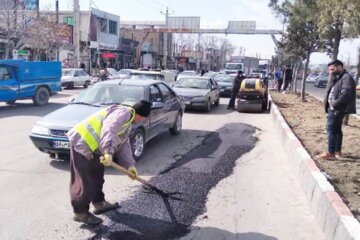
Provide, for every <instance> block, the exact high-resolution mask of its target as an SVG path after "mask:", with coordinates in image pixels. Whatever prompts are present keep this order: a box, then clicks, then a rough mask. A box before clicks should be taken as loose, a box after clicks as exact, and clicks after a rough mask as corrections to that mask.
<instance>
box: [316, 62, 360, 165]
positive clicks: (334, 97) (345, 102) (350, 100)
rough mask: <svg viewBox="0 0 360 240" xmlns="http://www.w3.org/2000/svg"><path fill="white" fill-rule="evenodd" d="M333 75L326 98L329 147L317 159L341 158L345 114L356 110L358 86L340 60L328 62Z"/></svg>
mask: <svg viewBox="0 0 360 240" xmlns="http://www.w3.org/2000/svg"><path fill="white" fill-rule="evenodd" d="M328 69H329V73H330V74H331V75H332V76H331V80H330V83H329V84H328V88H327V91H326V96H325V99H324V105H325V112H326V113H327V114H328V117H327V124H326V130H327V133H328V149H327V151H326V152H324V153H322V154H319V155H317V156H316V158H317V159H323V160H331V159H335V158H341V157H342V154H341V148H342V140H343V133H342V129H341V128H342V124H343V119H344V116H345V114H352V113H355V112H356V102H355V100H356V86H355V81H354V79H353V78H352V76H351V75H350V74H349V73H348V72H347V71H346V70H345V69H344V67H343V63H342V62H341V61H340V60H335V61H332V62H330V63H329V64H328Z"/></svg>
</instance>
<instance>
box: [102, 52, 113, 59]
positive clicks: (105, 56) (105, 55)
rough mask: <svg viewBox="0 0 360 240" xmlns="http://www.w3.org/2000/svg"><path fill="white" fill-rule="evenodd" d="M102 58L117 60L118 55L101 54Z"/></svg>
mask: <svg viewBox="0 0 360 240" xmlns="http://www.w3.org/2000/svg"><path fill="white" fill-rule="evenodd" d="M101 56H102V57H103V58H108V59H110V58H116V55H115V54H114V53H103V54H101Z"/></svg>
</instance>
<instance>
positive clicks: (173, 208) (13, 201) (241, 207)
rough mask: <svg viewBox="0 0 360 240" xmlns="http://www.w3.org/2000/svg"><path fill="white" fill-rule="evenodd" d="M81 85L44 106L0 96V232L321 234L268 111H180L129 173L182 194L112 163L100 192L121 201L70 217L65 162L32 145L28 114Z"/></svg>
mask: <svg viewBox="0 0 360 240" xmlns="http://www.w3.org/2000/svg"><path fill="white" fill-rule="evenodd" d="M80 91H82V89H80V88H79V89H74V90H65V91H63V92H61V93H60V94H59V95H58V96H55V97H54V98H52V99H51V100H50V104H49V105H47V106H44V107H35V106H34V105H32V102H31V101H19V102H18V103H16V104H15V105H13V106H7V105H6V104H2V103H0V121H1V124H0V132H1V135H0V146H1V149H0V153H1V155H0V156H1V158H0V172H1V174H0V194H1V198H0V206H1V208H0V216H1V218H0V239H6V240H7V239H94V240H95V239H114V240H115V239H127V240H132V239H139V240H142V239H144V240H147V239H156V240H162V239H186V240H187V239H189V240H190V239H209V240H211V239H214V240H215V239H216V240H217V239H247V240H259V239H260V240H276V239H306V240H309V239H310V240H311V239H314V240H321V239H324V237H323V234H322V232H321V229H320V228H319V227H318V225H317V224H316V222H315V220H314V217H313V216H312V215H311V214H310V211H309V207H308V205H307V202H306V199H305V196H304V195H303V193H302V192H301V188H300V186H299V184H298V183H297V182H296V181H295V178H294V176H293V175H292V172H291V169H290V166H289V164H288V162H287V159H286V156H285V153H284V149H283V146H282V145H281V144H280V140H279V139H278V136H277V135H276V131H275V130H274V128H273V125H272V122H271V119H270V116H269V114H268V113H263V114H244V113H238V112H234V111H228V110H226V104H227V102H228V99H222V100H221V104H220V106H218V107H214V108H213V109H212V111H211V112H210V113H204V112H196V111H187V112H186V113H185V115H184V118H183V131H182V133H181V135H180V136H171V135H170V134H168V133H164V134H162V135H160V136H158V137H156V138H155V139H153V140H151V141H150V142H149V143H148V144H147V146H146V150H145V155H144V158H143V159H142V160H141V161H139V162H138V163H137V168H138V170H139V174H140V176H141V177H143V178H144V179H146V180H149V181H150V182H151V183H152V184H154V185H156V186H157V187H158V188H160V189H163V190H164V191H166V192H173V193H176V192H178V193H180V194H179V195H176V196H177V197H180V198H181V199H182V200H180V201H179V200H175V199H172V198H167V197H164V196H159V195H157V194H154V193H152V192H149V191H148V190H146V189H144V188H143V187H142V186H141V185H140V184H139V183H137V182H135V181H132V180H130V179H129V178H128V177H127V176H124V175H122V174H120V173H118V172H117V171H116V170H114V169H110V168H109V169H107V170H106V176H105V185H104V192H105V194H106V198H107V200H109V201H117V202H119V204H120V205H121V208H120V209H118V210H117V211H112V212H109V213H107V214H105V215H102V216H101V217H102V218H103V219H104V224H102V225H101V226H98V227H88V226H85V225H83V224H80V223H76V222H73V221H72V220H71V217H72V209H71V206H70V202H69V191H68V186H69V180H70V179H69V178H70V174H69V163H68V161H63V160H56V159H51V158H49V156H47V155H46V154H44V153H41V152H40V151H38V150H37V149H35V147H34V146H33V145H32V143H31V141H30V139H29V137H28V134H29V133H30V131H31V128H32V126H33V125H34V124H35V122H36V121H37V120H38V119H40V118H41V117H42V116H44V115H45V114H47V113H50V112H51V111H54V110H56V109H58V108H60V107H62V106H65V105H66V103H67V100H68V99H69V98H70V97H71V96H73V95H75V94H77V93H79V92H80Z"/></svg>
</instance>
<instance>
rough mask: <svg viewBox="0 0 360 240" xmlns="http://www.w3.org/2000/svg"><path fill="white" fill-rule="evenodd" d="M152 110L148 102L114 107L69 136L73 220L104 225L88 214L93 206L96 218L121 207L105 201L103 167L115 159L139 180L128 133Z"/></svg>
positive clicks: (91, 117)
mask: <svg viewBox="0 0 360 240" xmlns="http://www.w3.org/2000/svg"><path fill="white" fill-rule="evenodd" d="M150 110H151V103H150V102H147V101H145V100H142V101H140V102H138V103H136V104H134V105H133V106H132V107H126V106H121V105H111V106H109V107H107V108H105V109H102V110H100V111H99V112H97V113H95V114H93V115H91V116H90V117H88V118H87V119H85V120H84V121H82V122H80V123H78V124H77V125H75V126H74V127H73V128H72V129H71V130H70V131H69V132H68V134H67V136H68V137H69V141H70V171H71V182H70V198H71V205H72V207H73V210H74V217H73V220H75V221H78V222H83V223H85V224H89V225H98V224H101V223H102V222H103V220H102V219H101V218H98V217H96V216H94V215H93V214H92V213H90V212H89V205H90V203H92V204H93V206H94V211H93V213H94V214H101V213H104V212H106V211H109V210H113V209H116V208H118V207H119V205H118V203H109V202H107V201H106V200H105V196H104V193H103V191H102V188H103V184H104V166H112V164H113V161H112V159H113V156H114V157H116V158H117V159H118V160H119V162H120V163H121V165H122V166H124V167H125V168H126V169H127V170H128V173H129V177H130V178H132V179H135V178H137V177H138V173H137V170H136V168H135V160H134V157H133V155H132V151H131V145H130V139H129V133H130V129H131V123H137V122H140V121H142V120H143V119H144V118H146V117H148V115H149V114H150ZM100 158H101V160H100Z"/></svg>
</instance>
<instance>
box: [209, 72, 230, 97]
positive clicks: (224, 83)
mask: <svg viewBox="0 0 360 240" xmlns="http://www.w3.org/2000/svg"><path fill="white" fill-rule="evenodd" d="M234 78H235V75H232V74H230V75H229V74H225V73H221V74H218V75H216V76H215V77H214V80H215V81H216V82H217V83H218V85H219V87H220V95H221V96H231V92H232V85H233V80H234Z"/></svg>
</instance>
